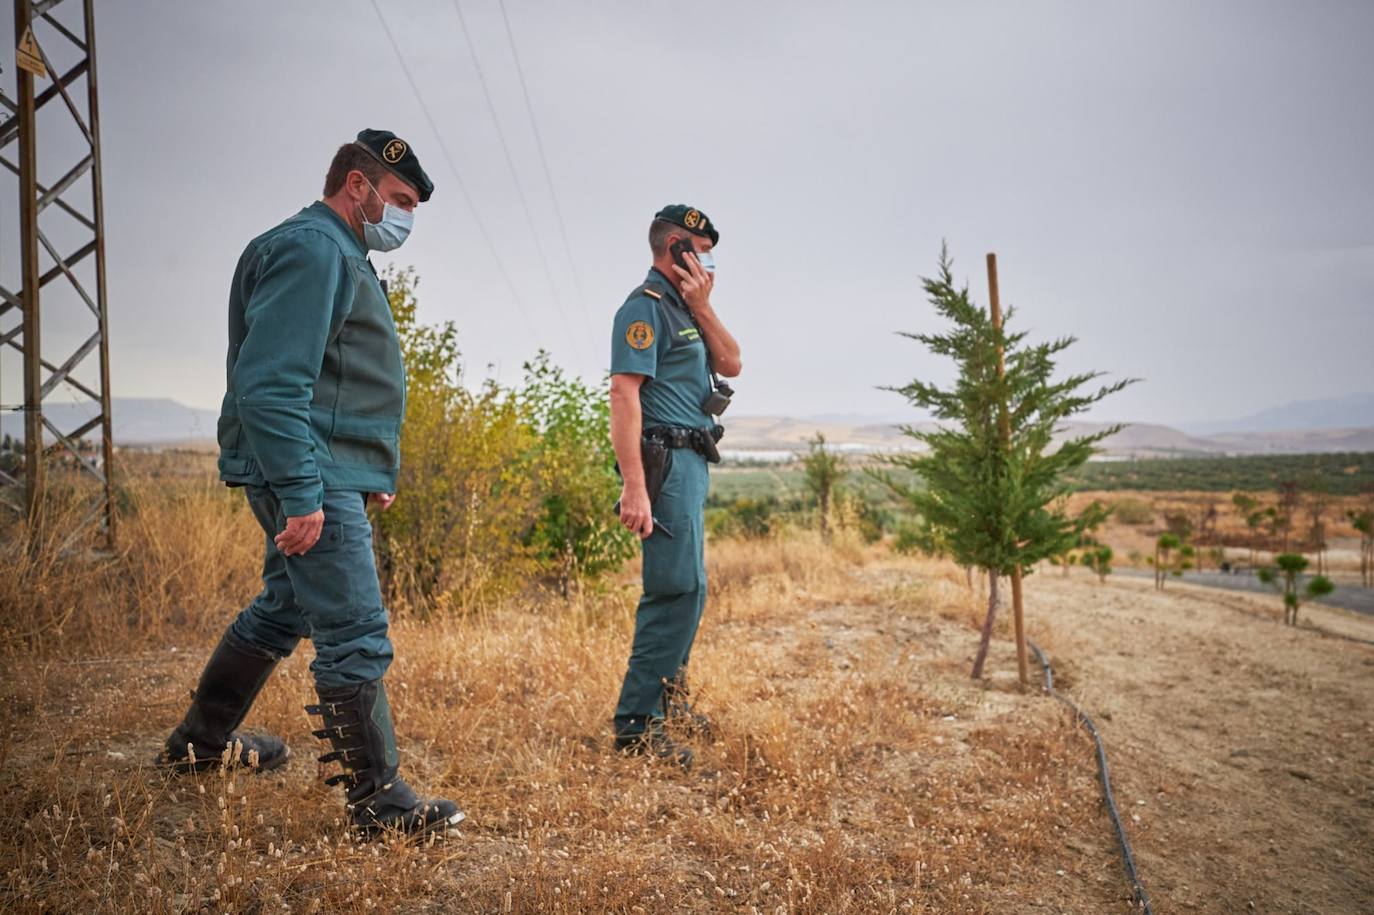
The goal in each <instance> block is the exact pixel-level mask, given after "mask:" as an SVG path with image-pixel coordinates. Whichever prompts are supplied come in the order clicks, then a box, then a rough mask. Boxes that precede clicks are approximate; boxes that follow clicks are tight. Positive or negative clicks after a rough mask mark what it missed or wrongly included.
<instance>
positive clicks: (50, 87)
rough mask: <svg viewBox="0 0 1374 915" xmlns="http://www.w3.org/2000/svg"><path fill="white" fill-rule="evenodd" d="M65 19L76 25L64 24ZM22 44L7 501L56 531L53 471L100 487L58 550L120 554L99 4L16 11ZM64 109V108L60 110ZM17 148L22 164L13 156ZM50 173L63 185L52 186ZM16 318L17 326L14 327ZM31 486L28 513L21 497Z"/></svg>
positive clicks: (0, 490)
mask: <svg viewBox="0 0 1374 915" xmlns="http://www.w3.org/2000/svg"><path fill="white" fill-rule="evenodd" d="M55 8H60V12H62V13H66V14H69V15H64V16H59V15H56V14H55V12H54V9H55ZM78 15H79V19H78ZM14 35H15V44H16V48H15V56H14V58H13V60H14V77H15V84H16V85H15V95H14V96H13V97H11V96H9V95H7V94H6V90H7V89H8V87H9V80H8V79H5V80H3V82H0V105H2V106H3V110H0V115H7V116H8V117H7V118H6V119H5V120H3V121H0V165H3V166H4V168H5V169H6V170H7V171H8V172H10V173H13V174H14V175H15V176H17V177H18V179H19V193H18V199H19V206H18V216H19V219H18V224H19V225H18V228H19V233H18V237H19V248H20V284H21V285H20V287H19V290H18V292H12V291H10V290H9V289H7V288H6V287H5V286H4V278H3V277H0V352H9V351H12V350H17V351H18V352H20V353H22V354H23V360H24V370H23V377H24V386H23V387H24V402H23V405H22V406H18V405H9V404H6V405H4V406H3V409H5V410H7V411H8V410H22V412H23V416H24V451H23V464H22V469H20V470H19V471H18V472H17V473H8V472H6V470H5V468H4V467H3V466H0V502H7V503H8V504H10V506H11V509H13V510H16V511H22V512H23V513H25V514H27V516H28V518H29V521H30V523H31V524H34V525H38V524H41V523H48V522H47V519H45V518H44V512H43V506H44V504H45V503H44V494H45V484H46V483H47V479H46V477H47V471H48V469H49V468H48V467H46V466H45V465H47V464H48V462H49V461H50V459H53V458H57V459H58V460H57V461H55V462H54V467H53V468H52V469H53V470H54V471H55V472H61V473H65V474H70V475H71V476H72V477H73V478H77V479H78V482H79V478H81V477H86V478H88V479H93V480H94V481H95V482H96V483H98V486H97V487H89V486H78V487H76V488H77V489H78V490H79V491H81V490H88V489H93V491H94V492H95V493H96V495H95V498H94V500H93V502H92V504H91V505H90V507H89V509H86V510H83V511H81V512H79V513H78V514H77V515H75V516H73V520H71V521H70V522H67V521H64V522H63V524H64V527H65V528H67V529H64V530H63V531H60V532H50V533H57V534H60V535H61V536H60V538H59V539H58V540H57V541H56V542H58V543H60V544H62V545H64V546H65V545H66V544H70V543H72V542H74V541H75V540H76V539H77V538H78V537H80V536H81V535H82V533H83V532H85V531H86V530H88V529H89V528H90V527H91V525H93V524H99V523H101V522H103V524H104V533H105V537H106V539H107V541H108V543H109V544H110V545H111V546H112V545H113V544H114V538H115V515H114V490H113V484H112V479H111V473H112V471H113V467H114V460H113V457H114V455H113V450H114V445H113V440H112V437H111V430H110V348H109V333H108V328H109V322H108V311H107V309H106V296H105V214H104V207H103V203H102V200H101V176H100V115H99V108H98V105H97V94H96V66H95V11H94V0H79V2H78V0H67V2H63V0H15V3H14ZM3 63H5V64H8V63H9V61H3ZM83 81H84V83H85V86H84V89H85V91H84V92H83V91H81V83H82V82H83ZM40 87H41V88H40ZM54 102H60V103H61V104H60V105H51V103H54ZM45 108H48V109H49V110H47V111H44V109H45ZM64 108H65V112H66V113H65V115H64V114H63V111H62V109H64ZM14 145H17V147H18V161H17V162H16V161H14V159H13V158H11V154H10V147H11V146H14ZM40 170H41V171H42V172H43V173H44V175H45V176H47V175H55V176H56V177H54V178H52V179H51V180H50V181H49V182H48V183H46V184H45V183H43V182H42V181H40V179H39V172H40ZM0 174H4V173H3V172H0ZM87 194H89V197H88V198H86V195H87ZM78 196H79V197H81V198H86V199H88V200H89V208H88V209H87V205H86V202H85V200H82V201H81V202H80V204H78V203H77V202H76V201H75V200H74V199H73V198H77V197H78ZM40 217H43V218H40ZM11 219H12V217H11V215H10V214H8V213H5V214H0V220H3V221H4V222H6V223H9V222H10V220H11ZM5 228H9V226H8V225H6V226H3V227H0V235H3V236H4V237H6V238H8V237H13V236H12V235H11V234H10V233H8V232H4V231H3V229H5ZM53 283H55V284H56V285H55V286H52V287H50V286H49V284H53ZM55 308H62V309H63V310H62V311H60V312H55V311H54V309H55ZM16 311H17V312H18V319H19V320H18V322H17V323H13V324H11V322H12V321H14V319H15V315H14V314H13V313H14V312H16ZM40 319H41V320H40ZM44 323H49V328H50V331H49V339H52V338H53V336H54V334H53V331H57V332H58V333H57V336H58V337H60V339H61V343H60V344H58V345H56V346H53V347H50V349H52V350H53V352H51V353H49V354H45V353H44V347H43V345H42V344H43V335H42V333H41V327H42V325H43V324H44ZM92 357H94V358H92ZM96 363H98V365H97V364H96ZM58 390H64V391H65V392H67V393H70V394H74V395H75V397H76V399H77V402H78V403H79V404H80V405H81V406H82V407H83V408H84V413H85V415H84V416H82V417H81V418H79V419H76V420H72V421H71V422H69V423H68V424H67V425H69V426H71V428H61V427H60V426H59V423H58V422H56V421H54V419H53V418H52V416H50V415H45V412H44V403H45V401H48V400H49V399H50V397H51V395H53V394H54V392H56V391H58ZM55 412H56V411H54V413H55ZM82 412H83V411H82V410H77V411H75V415H78V416H80V415H81V413H82ZM96 430H99V434H100V450H99V453H98V455H97V454H93V453H92V452H91V451H90V450H89V449H88V448H87V447H85V446H84V442H85V438H86V436H87V435H90V434H92V433H94V432H95V431H96ZM10 469H14V468H13V466H12V465H11V467H10ZM21 486H22V489H23V492H24V496H23V499H22V503H20V500H18V499H15V498H14V497H13V494H14V493H15V492H16V490H18V489H20V488H21ZM6 496H9V497H10V498H8V499H7V498H6ZM8 510H9V509H4V508H0V512H3V511H8ZM49 542H53V541H49Z"/></svg>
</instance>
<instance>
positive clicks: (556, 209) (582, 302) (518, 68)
mask: <svg viewBox="0 0 1374 915" xmlns="http://www.w3.org/2000/svg"><path fill="white" fill-rule="evenodd" d="M497 4H498V5H499V6H500V7H501V19H502V21H503V22H504V23H505V24H506V40H507V41H508V42H509V43H510V54H511V57H512V58H513V59H514V60H515V73H516V76H518V77H519V78H520V93H521V95H522V96H523V97H524V99H525V114H526V115H527V116H528V117H529V120H530V130H531V131H532V132H533V133H534V146H535V149H537V150H538V151H539V164H540V165H541V166H542V167H543V169H544V182H545V183H546V184H547V185H548V187H549V199H550V200H552V201H553V214H554V218H555V219H556V220H557V222H558V233H559V235H560V236H561V237H562V240H563V253H564V254H565V255H566V256H567V258H568V266H569V267H570V268H571V270H572V279H573V288H574V290H575V291H576V292H577V303H578V306H579V307H580V308H581V309H582V317H583V319H585V320H586V321H587V323H588V325H590V324H591V316H590V315H589V314H588V313H587V297H586V296H585V295H583V294H582V279H581V277H580V276H578V273H577V260H576V259H575V258H574V257H573V253H572V244H571V243H570V242H569V241H568V227H567V224H566V223H565V222H564V220H563V207H562V206H561V205H560V204H559V202H558V192H557V191H555V190H554V186H553V173H552V172H551V171H550V170H549V159H548V156H546V155H545V154H544V137H543V135H542V134H541V133H540V132H539V122H538V121H537V120H536V119H535V116H534V104H533V103H532V102H531V101H530V90H529V86H528V84H527V83H526V82H525V68H524V67H523V66H522V65H521V63H520V52H519V51H518V50H517V49H516V46H515V32H514V31H513V30H512V29H511V25H510V16H509V15H507V13H506V0H497Z"/></svg>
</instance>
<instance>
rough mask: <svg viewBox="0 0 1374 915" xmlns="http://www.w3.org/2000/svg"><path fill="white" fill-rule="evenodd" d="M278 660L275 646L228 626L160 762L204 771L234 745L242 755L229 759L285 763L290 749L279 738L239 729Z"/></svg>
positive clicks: (242, 762)
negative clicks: (248, 639)
mask: <svg viewBox="0 0 1374 915" xmlns="http://www.w3.org/2000/svg"><path fill="white" fill-rule="evenodd" d="M277 661H278V658H277V656H276V655H275V654H273V653H272V652H270V651H267V650H266V649H263V648H258V647H257V646H256V645H251V644H249V643H248V642H245V641H243V640H242V639H240V638H239V637H238V636H236V635H234V633H233V632H232V631H231V630H228V629H226V630H225V631H224V635H223V636H222V637H221V638H220V640H219V644H218V645H216V646H215V650H214V652H212V653H211V655H210V660H209V661H206V662H205V670H204V671H203V672H202V673H201V675H200V683H199V684H198V685H197V686H196V690H195V692H193V693H192V694H191V707H190V709H188V710H187V712H186V717H185V718H184V719H183V720H182V722H181V724H179V725H177V727H176V730H174V731H172V735H171V736H170V737H168V738H167V744H166V746H164V747H163V749H162V752H161V753H160V754H159V755H158V758H157V761H158V763H159V764H160V765H163V766H167V767H169V768H171V769H172V770H173V771H175V772H183V773H184V772H201V771H203V770H205V769H211V768H214V767H216V766H218V765H220V764H221V763H222V762H223V757H224V748H225V747H226V746H230V745H236V746H237V748H238V755H237V756H236V757H232V758H231V759H230V760H229V762H230V764H231V765H233V764H235V763H237V764H239V765H243V766H248V765H252V764H254V761H256V765H257V768H259V769H264V770H265V769H275V768H277V767H278V766H280V765H282V764H283V763H285V762H286V760H287V758H288V757H289V756H290V755H291V750H290V749H289V748H288V747H287V746H286V744H284V743H282V742H281V740H279V739H278V738H276V737H272V736H270V735H262V736H253V735H250V734H238V733H235V732H234V728H236V727H238V726H239V725H240V724H242V723H243V719H244V716H245V715H247V714H248V709H249V708H250V707H251V706H252V705H253V700H254V699H256V698H257V696H258V692H259V691H260V690H261V689H262V686H263V684H264V683H266V682H267V678H268V677H269V676H270V675H271V673H272V670H273V668H275V667H276V666H277ZM231 756H232V751H231Z"/></svg>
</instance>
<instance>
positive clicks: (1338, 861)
mask: <svg viewBox="0 0 1374 915" xmlns="http://www.w3.org/2000/svg"><path fill="white" fill-rule="evenodd" d="M1027 599H1028V608H1029V609H1028V613H1029V618H1030V622H1029V629H1030V631H1031V633H1032V634H1033V635H1035V636H1037V637H1039V638H1040V639H1041V641H1042V644H1043V643H1048V644H1047V645H1046V647H1047V648H1048V649H1049V650H1050V652H1051V657H1052V659H1053V661H1054V664H1055V669H1056V677H1057V680H1059V681H1060V682H1062V685H1063V687H1064V688H1065V689H1066V690H1067V691H1068V692H1070V693H1071V694H1072V695H1073V696H1074V697H1075V698H1076V699H1077V700H1079V701H1080V703H1081V704H1083V705H1084V706H1085V708H1086V709H1087V710H1088V711H1089V712H1090V714H1093V715H1094V716H1095V717H1097V719H1098V723H1099V726H1100V729H1101V731H1102V734H1103V737H1104V739H1105V740H1106V741H1107V746H1108V753H1109V755H1110V758H1111V764H1112V768H1113V776H1114V780H1115V783H1116V788H1117V792H1118V798H1119V801H1120V803H1121V805H1122V807H1123V809H1125V808H1130V815H1132V816H1133V822H1132V823H1131V824H1129V826H1130V831H1131V835H1132V841H1133V843H1134V846H1135V851H1136V854H1137V857H1138V859H1139V863H1140V870H1141V875H1142V878H1143V880H1144V881H1145V883H1146V886H1147V889H1149V890H1150V892H1151V894H1152V897H1153V901H1154V903H1155V911H1156V912H1159V913H1168V912H1179V911H1189V912H1191V911H1200V912H1238V911H1260V912H1303V913H1306V912H1314V913H1315V912H1322V913H1332V912H1368V911H1370V910H1371V906H1374V864H1371V862H1374V647H1370V646H1368V645H1362V644H1357V643H1354V642H1349V641H1343V640H1338V639H1332V638H1324V637H1322V636H1321V635H1319V634H1317V633H1315V632H1311V631H1304V630H1294V629H1286V628H1284V627H1283V626H1281V625H1278V624H1277V623H1276V622H1274V621H1273V620H1274V619H1275V618H1276V615H1277V611H1276V610H1275V606H1276V605H1275V601H1274V599H1273V598H1256V597H1250V596H1248V595H1240V594H1229V593H1228V594H1218V593H1217V592H1216V591H1213V590H1208V589H1203V588H1192V587H1187V586H1182V587H1179V586H1175V585H1173V584H1171V586H1170V588H1169V589H1168V590H1167V591H1165V592H1156V591H1154V590H1153V588H1152V586H1151V584H1150V583H1149V582H1140V581H1136V580H1132V579H1118V580H1115V581H1111V582H1110V583H1108V584H1106V585H1098V584H1097V583H1095V582H1092V581H1090V580H1089V579H1087V578H1086V577H1080V578H1073V579H1067V580H1066V579H1063V578H1060V577H1058V576H1055V575H1038V576H1034V577H1033V578H1032V579H1031V580H1030V584H1029V587H1028V598H1027ZM1321 615H1322V620H1321V624H1322V625H1324V626H1328V625H1329V626H1331V627H1332V628H1340V629H1342V630H1343V631H1345V632H1347V633H1348V634H1350V635H1354V636H1356V637H1362V638H1365V639H1374V621H1371V620H1367V619H1365V618H1361V617H1357V616H1355V615H1354V614H1349V613H1342V612H1341V611H1334V610H1325V609H1324V610H1322V611H1321ZM1135 817H1138V820H1134V818H1135Z"/></svg>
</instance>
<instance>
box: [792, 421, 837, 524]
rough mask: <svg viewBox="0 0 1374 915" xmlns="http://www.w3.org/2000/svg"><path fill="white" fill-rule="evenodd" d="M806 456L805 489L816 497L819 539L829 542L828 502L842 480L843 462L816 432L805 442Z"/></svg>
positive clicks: (804, 466)
mask: <svg viewBox="0 0 1374 915" xmlns="http://www.w3.org/2000/svg"><path fill="white" fill-rule="evenodd" d="M807 445H808V446H809V449H808V451H807V452H806V456H805V457H803V458H802V470H803V471H804V473H805V476H804V480H805V482H806V488H807V489H809V490H811V493H812V495H814V496H815V497H816V511H817V514H818V517H819V518H820V529H821V539H822V540H823V541H825V542H826V543H829V542H830V502H831V499H832V497H833V496H834V495H835V490H836V487H838V486H839V485H840V481H841V480H842V479H843V478H844V475H845V473H847V471H846V470H845V460H844V458H843V457H842V456H840V455H839V454H836V453H835V452H834V451H831V450H830V449H829V448H827V447H825V435H824V434H823V433H820V432H817V433H816V437H815V438H813V439H811V440H810V441H808V442H807Z"/></svg>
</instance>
